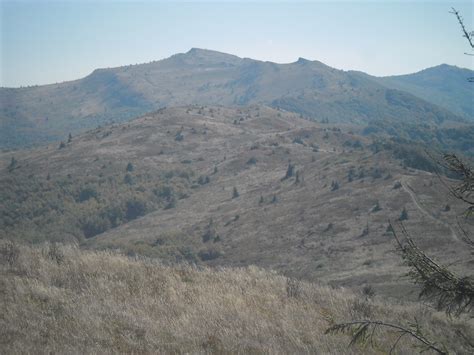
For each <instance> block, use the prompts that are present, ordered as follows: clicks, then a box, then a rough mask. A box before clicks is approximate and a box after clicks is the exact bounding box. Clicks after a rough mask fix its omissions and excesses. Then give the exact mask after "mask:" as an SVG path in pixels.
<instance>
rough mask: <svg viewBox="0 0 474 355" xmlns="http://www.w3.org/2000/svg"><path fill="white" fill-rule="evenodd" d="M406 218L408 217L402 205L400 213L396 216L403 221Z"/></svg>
mask: <svg viewBox="0 0 474 355" xmlns="http://www.w3.org/2000/svg"><path fill="white" fill-rule="evenodd" d="M407 219H408V212H407V210H406V209H405V207H403V210H402V213H400V217H399V218H398V220H399V221H405V220H407Z"/></svg>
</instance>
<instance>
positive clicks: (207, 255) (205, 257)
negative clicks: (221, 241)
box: [198, 249, 221, 261]
mask: <svg viewBox="0 0 474 355" xmlns="http://www.w3.org/2000/svg"><path fill="white" fill-rule="evenodd" d="M198 256H199V258H200V259H201V260H202V261H209V260H214V259H217V258H218V257H219V256H221V253H220V252H219V251H217V250H215V249H206V250H201V251H200V252H199V253H198Z"/></svg>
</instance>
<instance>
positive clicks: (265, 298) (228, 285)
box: [0, 244, 474, 354]
mask: <svg viewBox="0 0 474 355" xmlns="http://www.w3.org/2000/svg"><path fill="white" fill-rule="evenodd" d="M0 250H1V251H2V253H1V259H0V262H1V263H0V291H1V298H0V310H1V312H0V342H1V343H0V348H1V352H2V353H51V352H53V353H55V352H57V353H114V352H128V353H130V352H138V353H150V352H154V353H156V352H159V353H223V352H232V353H287V354H288V353H308V352H310V353H332V354H349V353H357V354H359V353H364V354H372V353H373V354H378V353H383V352H386V351H388V350H389V349H390V346H391V344H392V343H393V342H394V341H395V340H396V338H397V336H398V335H397V334H391V333H385V332H384V331H383V330H380V331H378V332H377V333H376V339H377V341H376V344H375V349H372V348H370V347H367V348H363V347H352V348H351V347H347V344H348V341H349V338H348V337H346V336H343V335H331V336H327V335H324V331H325V329H326V328H327V327H328V326H329V325H330V324H331V323H332V322H333V321H343V320H351V319H361V318H363V319H378V320H384V321H387V322H392V323H401V324H406V323H407V322H408V321H411V320H413V319H414V317H416V318H417V320H418V321H419V322H420V324H421V325H422V327H423V329H424V331H425V332H426V335H427V336H430V337H432V339H436V341H437V342H443V343H445V344H446V345H448V346H450V347H452V349H454V350H456V351H457V353H459V354H462V353H467V351H466V350H465V349H464V346H465V344H463V342H459V341H456V339H459V338H458V337H456V336H455V332H456V331H458V330H462V331H463V332H464V334H465V335H466V336H467V338H468V339H469V338H471V339H472V337H473V336H474V334H473V333H472V331H473V329H472V325H469V324H467V323H465V324H463V323H462V322H450V321H448V320H447V319H446V318H445V317H444V316H443V315H441V314H434V313H431V312H430V311H429V310H427V309H426V308H424V307H421V308H420V307H419V306H417V305H416V306H415V305H411V304H404V305H394V304H387V303H383V302H382V301H379V300H375V301H372V300H368V301H365V300H363V297H361V296H357V295H355V294H353V293H351V292H349V291H348V290H344V289H337V290H335V289H330V288H328V287H322V286H318V285H315V284H310V283H303V282H296V283H295V282H288V280H287V279H286V278H285V277H283V276H280V275H278V274H276V273H274V272H267V271H263V270H260V269H258V268H255V267H250V268H239V269H219V270H210V269H206V268H204V269H195V268H191V267H186V266H182V267H178V268H170V267H165V266H162V265H160V264H159V263H157V262H155V261H153V260H150V259H147V260H142V259H131V258H127V257H124V256H121V255H118V254H115V253H110V252H91V251H80V250H79V249H77V248H75V247H72V246H68V247H63V246H52V245H50V246H48V245H44V246H41V247H35V248H32V247H26V246H16V247H14V248H13V249H9V250H8V251H6V249H5V244H2V245H1V248H0ZM15 255H16V257H15ZM291 285H293V286H291ZM289 286H290V290H289V289H288V287H289ZM412 346H413V343H412V342H411V341H410V339H408V338H405V339H404V341H403V342H401V343H400V348H399V349H398V350H399V351H400V353H412V352H413V351H414V349H413V348H412Z"/></svg>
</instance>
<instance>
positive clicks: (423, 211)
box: [401, 177, 460, 242]
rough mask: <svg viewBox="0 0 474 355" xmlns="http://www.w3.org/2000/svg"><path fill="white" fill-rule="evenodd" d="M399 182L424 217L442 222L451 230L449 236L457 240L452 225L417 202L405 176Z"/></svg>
mask: <svg viewBox="0 0 474 355" xmlns="http://www.w3.org/2000/svg"><path fill="white" fill-rule="evenodd" d="M401 183H402V188H403V190H404V191H405V192H407V193H408V194H409V195H410V197H411V199H412V201H413V203H414V204H415V206H416V208H418V210H419V211H420V212H421V213H423V214H424V215H425V216H426V217H428V218H429V219H431V220H432V221H433V222H435V223H440V224H442V225H443V226H444V227H446V228H448V229H449V230H450V231H451V238H452V239H453V240H455V241H457V242H458V241H459V240H460V239H459V237H458V235H457V234H456V232H455V230H454V229H453V227H451V226H450V225H449V224H447V223H446V222H443V221H441V220H440V219H437V218H435V217H434V216H433V215H432V214H431V213H429V212H428V211H427V210H426V209H425V208H424V207H423V206H422V205H421V204H420V203H419V202H418V199H417V198H416V193H415V191H414V190H413V188H412V187H411V186H410V185H409V184H408V182H407V179H406V177H403V178H402V179H401Z"/></svg>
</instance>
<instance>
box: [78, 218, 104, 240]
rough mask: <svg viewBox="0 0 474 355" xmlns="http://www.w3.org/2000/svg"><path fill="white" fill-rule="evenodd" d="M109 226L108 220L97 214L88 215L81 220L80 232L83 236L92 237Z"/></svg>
mask: <svg viewBox="0 0 474 355" xmlns="http://www.w3.org/2000/svg"><path fill="white" fill-rule="evenodd" d="M109 228H110V222H109V221H108V220H107V219H104V218H101V217H99V216H90V217H88V218H86V220H85V221H84V222H82V226H81V229H82V233H83V234H84V237H85V238H92V237H95V236H96V235H98V234H101V233H104V232H105V231H106V230H107V229H109Z"/></svg>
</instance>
